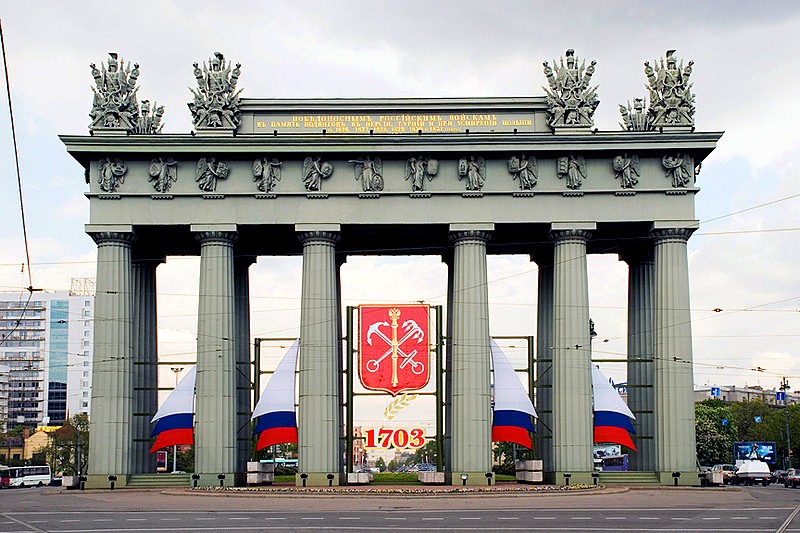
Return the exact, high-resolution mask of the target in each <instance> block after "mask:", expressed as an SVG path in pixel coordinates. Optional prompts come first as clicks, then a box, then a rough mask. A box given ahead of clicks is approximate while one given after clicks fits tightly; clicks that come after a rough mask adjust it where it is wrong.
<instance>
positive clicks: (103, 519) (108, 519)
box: [92, 518, 113, 522]
mask: <svg viewBox="0 0 800 533" xmlns="http://www.w3.org/2000/svg"><path fill="white" fill-rule="evenodd" d="M92 522H113V520H111V519H110V518H95V519H94V520H92Z"/></svg>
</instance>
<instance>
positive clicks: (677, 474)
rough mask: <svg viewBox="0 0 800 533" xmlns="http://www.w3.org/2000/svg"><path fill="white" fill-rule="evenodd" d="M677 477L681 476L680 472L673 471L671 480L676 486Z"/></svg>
mask: <svg viewBox="0 0 800 533" xmlns="http://www.w3.org/2000/svg"><path fill="white" fill-rule="evenodd" d="M679 477H681V473H680V472H673V473H672V480H673V482H674V485H675V486H676V487H677V486H678V478H679Z"/></svg>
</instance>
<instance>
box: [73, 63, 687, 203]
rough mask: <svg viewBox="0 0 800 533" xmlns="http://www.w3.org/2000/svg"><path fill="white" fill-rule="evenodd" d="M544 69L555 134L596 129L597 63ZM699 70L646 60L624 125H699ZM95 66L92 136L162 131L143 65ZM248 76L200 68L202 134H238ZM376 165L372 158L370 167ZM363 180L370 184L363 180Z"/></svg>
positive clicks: (195, 102)
mask: <svg viewBox="0 0 800 533" xmlns="http://www.w3.org/2000/svg"><path fill="white" fill-rule="evenodd" d="M543 65H544V74H545V77H546V79H547V82H548V86H549V87H547V88H545V89H544V90H545V102H546V104H547V117H548V124H549V125H550V127H551V128H553V130H555V131H558V130H564V131H569V132H575V131H579V130H586V131H590V130H591V128H592V126H593V125H594V113H595V110H596V109H597V106H598V105H599V103H600V100H599V98H598V95H597V89H598V87H597V86H596V85H595V86H592V85H591V79H592V76H593V75H594V73H595V67H596V65H597V62H596V61H591V62H590V63H589V64H588V65H587V64H586V61H585V60H584V61H580V63H579V59H578V56H577V55H576V54H575V51H574V50H573V49H571V48H570V49H568V50H567V51H566V53H565V55H564V57H562V58H560V59H559V60H558V62H556V61H553V64H552V66H551V65H550V63H548V62H547V61H545V62H544V63H543ZM693 65H694V61H689V62H688V63H687V64H686V66H684V63H683V61H682V60H681V61H680V62H678V60H677V59H676V58H675V50H667V52H666V55H665V57H664V58H662V59H660V60H657V61H654V62H653V64H652V65H651V64H650V62H649V61H645V63H644V67H645V68H644V71H645V75H646V77H647V85H646V87H647V88H648V92H649V104H648V101H647V98H634V99H633V104H631V102H630V101H628V102H627V106H626V105H620V106H619V110H620V114H621V115H622V122H621V123H620V126H621V127H622V128H623V129H625V130H629V131H653V130H659V131H663V130H664V128H668V129H669V128H672V129H678V130H682V129H691V128H693V127H694V113H695V97H694V93H692V90H691V89H692V84H691V83H689V78H690V76H691V74H692V67H693ZM90 67H91V70H92V77H93V78H94V81H95V86H94V87H92V91H93V92H94V99H93V101H92V110H91V112H90V113H89V115H90V117H91V119H92V122H91V124H90V125H89V129H90V131H91V132H93V133H94V132H102V131H114V130H116V131H124V132H126V133H129V134H137V135H143V134H154V133H160V132H161V129H162V128H163V124H162V118H163V116H164V107H163V106H158V105H157V104H155V103H154V104H153V105H152V106H151V105H150V102H149V100H143V101H142V103H141V107H140V105H139V104H138V103H137V92H138V87H137V86H136V83H137V81H138V78H139V65H138V64H136V63H134V64H133V68H131V65H130V64H129V65H127V66H126V65H125V62H124V61H123V60H122V59H121V58H120V57H119V56H118V54H117V53H116V52H109V58H108V65H107V66H106V65H103V64H102V63H101V65H100V68H97V66H96V65H95V64H94V63H92V64H91V65H90ZM240 75H241V64H239V63H236V65H235V66H232V65H231V63H230V62H229V61H227V60H226V59H225V57H224V56H223V55H222V54H221V53H220V52H215V53H214V55H213V56H212V57H211V58H209V60H208V62H207V63H206V62H203V65H202V68H201V66H200V65H199V64H198V63H194V76H195V79H196V80H197V87H196V88H190V91H191V92H192V95H193V99H192V101H191V102H189V104H188V106H189V110H190V111H191V113H192V121H193V123H194V127H195V129H196V130H198V131H202V130H206V131H208V130H221V131H225V130H228V131H232V132H235V131H236V129H237V128H238V127H239V124H240V121H241V110H240V105H241V102H240V98H239V97H240V95H241V93H242V89H237V83H238V81H239V76H240ZM645 108H646V109H645ZM475 163H477V162H475ZM373 164H374V162H373V161H370V162H369V165H367V166H368V167H370V165H373ZM422 166H424V162H423V161H422V160H420V161H419V162H417V167H415V169H414V172H413V174H414V188H415V189H416V190H419V191H422V190H424V175H423V174H425V175H427V176H428V178H429V179H430V178H432V176H434V175H435V174H436V172H435V170H434V172H427V174H426V171H424V170H423V168H422ZM473 166H474V165H473ZM523 166H524V165H523ZM312 167H313V165H312ZM312 170H313V169H312ZM371 172H372V170H371V167H370V168H367V172H366V174H367V175H368V176H371V175H372V174H371ZM515 172H516V171H515ZM378 175H380V173H378ZM480 175H481V172H480V170H479V169H478V168H477V167H476V168H475V169H472V171H471V173H470V171H469V168H467V170H466V174H464V176H465V177H468V178H470V179H471V181H469V180H468V183H469V184H470V186H471V187H472V188H479V187H477V184H478V182H479V181H480ZM318 176H319V177H320V179H324V178H325V177H327V176H324V175H322V174H320V173H318V172H311V173H310V174H309V186H310V187H311V188H310V189H309V190H315V187H318V184H317V182H318V180H317V177H318ZM360 176H361V175H360ZM519 177H520V178H524V180H523V179H520V188H522V189H527V188H529V187H530V185H529V181H530V178H531V174H530V171H528V170H525V169H523V171H522V173H521V174H519ZM358 179H360V180H361V179H363V176H361V177H359V178H358ZM263 186H264V187H265V189H266V190H269V189H271V187H272V185H269V186H267V185H266V183H263ZM362 187H363V188H364V191H372V190H379V189H377V181H376V182H375V183H371V182H370V183H367V182H363V181H362Z"/></svg>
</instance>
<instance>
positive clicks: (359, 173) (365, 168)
mask: <svg viewBox="0 0 800 533" xmlns="http://www.w3.org/2000/svg"><path fill="white" fill-rule="evenodd" d="M348 163H352V164H353V165H354V166H353V171H354V173H355V177H356V181H358V182H360V183H361V189H362V191H364V192H380V191H382V190H383V162H382V161H381V158H380V157H374V158H373V157H371V156H365V157H363V158H361V159H350V160H349V161H348Z"/></svg>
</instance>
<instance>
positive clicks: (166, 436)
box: [150, 367, 196, 453]
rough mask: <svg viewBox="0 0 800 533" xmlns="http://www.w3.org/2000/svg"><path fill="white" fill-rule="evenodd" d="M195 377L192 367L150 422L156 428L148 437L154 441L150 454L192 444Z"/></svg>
mask: <svg viewBox="0 0 800 533" xmlns="http://www.w3.org/2000/svg"><path fill="white" fill-rule="evenodd" d="M195 376H196V373H195V367H192V368H190V369H189V371H188V372H187V373H186V375H185V376H184V377H183V379H182V380H181V381H180V383H178V386H177V387H175V390H173V391H172V393H171V394H170V395H169V396H167V399H166V400H165V401H164V404H163V405H162V406H161V408H160V409H159V410H158V412H157V413H156V416H154V417H153V420H151V423H152V422H155V423H156V427H154V428H153V432H152V433H151V434H150V436H151V437H155V438H156V440H155V442H153V445H152V446H151V447H150V453H153V452H155V451H158V450H162V449H164V448H169V447H170V446H174V445H176V444H194V432H193V428H194V384H195Z"/></svg>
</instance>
